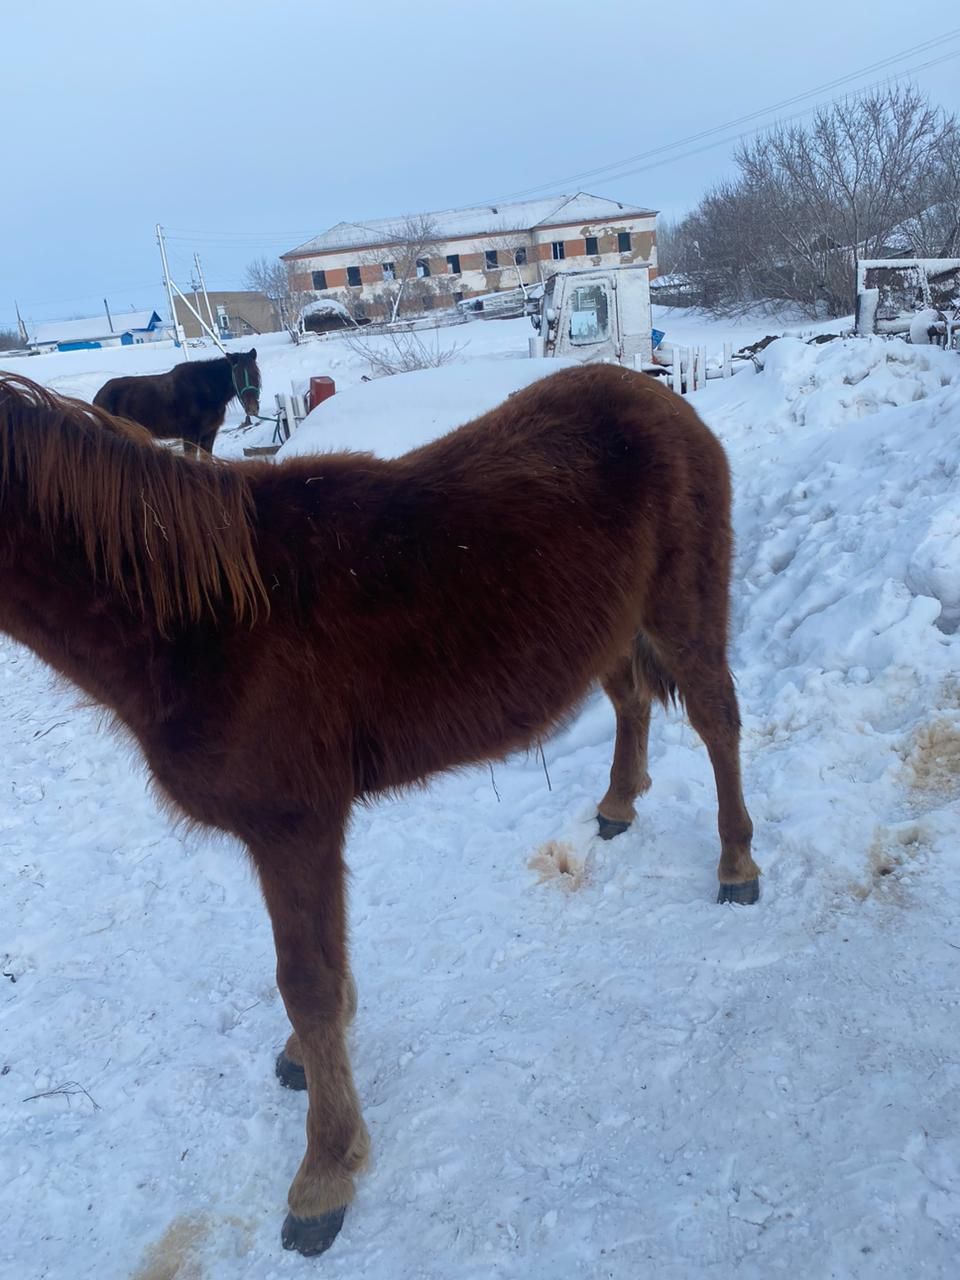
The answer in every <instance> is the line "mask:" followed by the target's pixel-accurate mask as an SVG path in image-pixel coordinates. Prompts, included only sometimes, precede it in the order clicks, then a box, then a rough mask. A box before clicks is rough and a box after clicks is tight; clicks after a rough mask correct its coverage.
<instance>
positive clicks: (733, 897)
mask: <svg viewBox="0 0 960 1280" xmlns="http://www.w3.org/2000/svg"><path fill="white" fill-rule="evenodd" d="M759 899H760V880H759V879H758V878H757V877H756V876H755V877H754V878H753V879H752V880H744V881H743V882H742V883H741V884H722V885H721V886H720V892H719V893H718V894H717V901H718V902H740V903H742V904H743V905H744V906H749V905H750V904H751V903H753V902H757V901H759Z"/></svg>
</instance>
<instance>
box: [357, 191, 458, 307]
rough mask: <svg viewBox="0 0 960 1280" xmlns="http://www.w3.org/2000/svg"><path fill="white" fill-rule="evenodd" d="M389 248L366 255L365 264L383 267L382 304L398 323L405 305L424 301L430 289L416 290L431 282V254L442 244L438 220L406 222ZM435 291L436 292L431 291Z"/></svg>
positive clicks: (390, 237)
mask: <svg viewBox="0 0 960 1280" xmlns="http://www.w3.org/2000/svg"><path fill="white" fill-rule="evenodd" d="M385 239H386V240H387V242H388V243H387V244H385V245H383V246H382V247H380V248H378V249H375V250H371V251H370V252H368V253H366V254H364V255H363V257H362V258H361V263H362V264H364V265H366V266H379V267H380V268H381V270H382V271H383V287H382V288H381V289H380V290H379V291H378V299H377V300H378V302H379V304H380V305H381V306H382V307H383V308H384V309H385V314H389V318H390V321H391V322H393V321H395V320H396V319H397V318H398V317H399V315H400V312H401V309H402V308H403V304H404V302H405V301H411V300H413V299H418V300H419V299H422V297H423V296H424V293H425V292H426V291H427V290H428V289H430V286H421V287H420V288H419V289H417V288H415V287H412V286H413V285H414V282H416V281H418V280H419V281H424V280H427V279H429V278H430V251H431V249H435V248H436V246H437V245H438V243H439V242H440V233H439V229H438V227H437V224H436V222H435V221H434V219H432V218H431V217H429V215H427V214H422V213H419V214H413V215H411V216H410V217H407V218H403V219H401V221H399V222H398V223H397V224H396V225H395V226H394V227H391V228H390V230H389V231H388V232H387V233H386V237H385ZM431 291H432V290H431Z"/></svg>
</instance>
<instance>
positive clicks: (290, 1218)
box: [280, 1205, 347, 1258]
mask: <svg viewBox="0 0 960 1280" xmlns="http://www.w3.org/2000/svg"><path fill="white" fill-rule="evenodd" d="M346 1211H347V1206H346V1205H344V1206H343V1208H342V1209H331V1211H330V1212H329V1213H321V1214H320V1216H319V1218H296V1217H294V1215H293V1214H292V1213H288V1214H287V1216H286V1218H285V1219H284V1222H283V1229H282V1230H281V1232H280V1239H281V1241H282V1242H283V1247H284V1248H285V1249H296V1251H297V1253H302V1254H303V1255H304V1257H307V1258H312V1257H315V1256H316V1255H317V1254H318V1253H326V1252H327V1250H328V1249H329V1248H330V1246H331V1245H332V1244H333V1242H334V1240H336V1238H337V1236H338V1235H339V1234H340V1228H341V1227H342V1226H343V1215H344V1214H345V1213H346Z"/></svg>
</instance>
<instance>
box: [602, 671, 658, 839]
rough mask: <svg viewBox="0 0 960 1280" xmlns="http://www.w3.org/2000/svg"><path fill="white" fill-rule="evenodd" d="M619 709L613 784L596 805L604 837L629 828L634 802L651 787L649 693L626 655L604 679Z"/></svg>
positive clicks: (605, 687) (610, 695)
mask: <svg viewBox="0 0 960 1280" xmlns="http://www.w3.org/2000/svg"><path fill="white" fill-rule="evenodd" d="M602 684H603V689H604V692H605V693H606V695H607V697H608V698H609V699H610V701H611V702H612V703H613V709H614V711H615V712H616V713H617V740H616V745H615V746H614V749H613V764H612V765H611V767H610V786H609V787H608V789H607V794H606V795H605V796H604V797H603V799H602V800H601V801H600V804H599V805H598V806H597V825H598V827H599V834H600V836H601V837H602V838H603V839H604V840H611V839H613V837H614V836H618V835H620V834H621V832H623V831H626V829H627V827H629V826H630V824H631V822H633V820H634V818H635V817H636V816H637V814H636V810H635V809H634V807H633V802H634V800H635V799H636V798H637V796H639V795H643V793H644V792H645V791H648V790H649V789H650V775H649V774H648V773H647V740H648V738H649V735H650V702H651V699H650V693H649V691H648V690H647V688H646V686H645V685H644V684H643V683H642V682H641V681H639V680H638V678H637V673H636V670H635V666H634V662H633V659H632V658H631V657H624V658H623V659H621V661H620V662H619V663H618V664H617V666H616V667H615V668H614V669H613V671H611V672H610V674H609V675H607V676H605V677H604V678H603V680H602Z"/></svg>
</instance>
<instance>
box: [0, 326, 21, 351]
mask: <svg viewBox="0 0 960 1280" xmlns="http://www.w3.org/2000/svg"><path fill="white" fill-rule="evenodd" d="M26 345H27V344H26V342H25V341H24V339H23V336H22V335H21V333H20V332H19V330H17V329H0V351H22V350H24V348H25V347H26Z"/></svg>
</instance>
